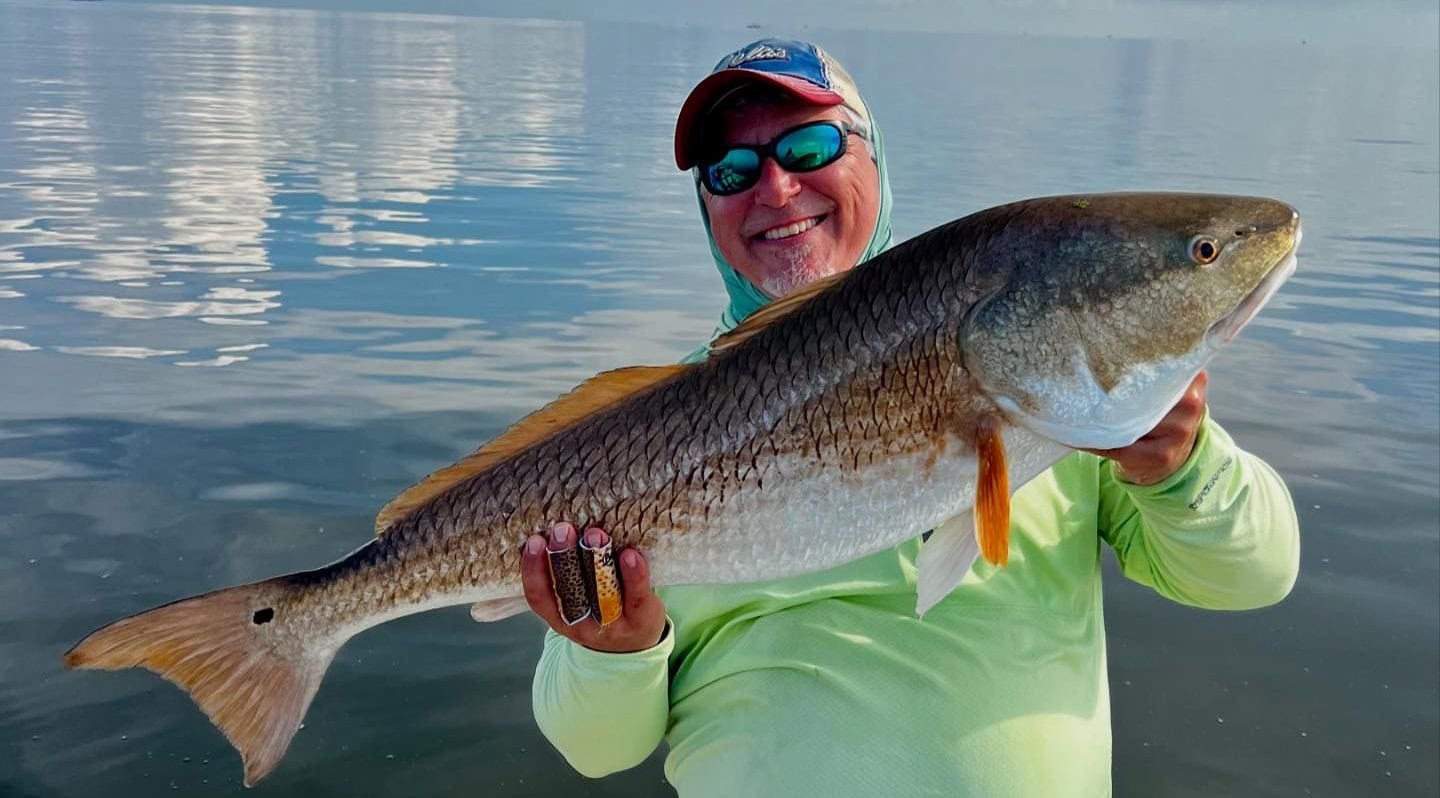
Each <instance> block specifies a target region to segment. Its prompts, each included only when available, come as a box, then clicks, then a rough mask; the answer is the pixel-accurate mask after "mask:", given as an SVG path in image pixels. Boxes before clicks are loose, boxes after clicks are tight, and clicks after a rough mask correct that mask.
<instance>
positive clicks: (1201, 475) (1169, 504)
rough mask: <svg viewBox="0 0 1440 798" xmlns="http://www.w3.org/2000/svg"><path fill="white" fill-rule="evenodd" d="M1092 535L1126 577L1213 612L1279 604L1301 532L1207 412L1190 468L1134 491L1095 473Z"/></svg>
mask: <svg viewBox="0 0 1440 798" xmlns="http://www.w3.org/2000/svg"><path fill="white" fill-rule="evenodd" d="M1099 480H1100V502H1099V525H1100V535H1101V537H1102V538H1103V539H1105V540H1106V541H1107V542H1109V544H1110V545H1111V547H1113V548H1114V550H1115V554H1116V557H1117V558H1118V559H1119V561H1120V568H1121V570H1122V571H1123V572H1124V573H1125V575H1126V576H1127V577H1129V578H1130V579H1132V580H1134V581H1136V582H1139V583H1140V584H1142V585H1147V586H1149V587H1151V588H1154V589H1155V591H1156V592H1158V593H1160V594H1161V595H1163V596H1166V597H1168V598H1170V599H1173V600H1175V601H1178V602H1180V603H1182V604H1189V605H1192V606H1196V607H1204V608H1206V609H1217V610H1244V609H1254V608H1257V607H1264V606H1267V605H1270V604H1274V603H1276V602H1278V601H1280V600H1281V599H1283V598H1285V596H1286V595H1287V594H1289V592H1290V588H1291V587H1293V586H1294V584H1295V579H1296V577H1297V575H1298V574H1299V570H1300V525H1299V521H1298V520H1297V518H1296V516H1295V505H1294V503H1293V502H1292V500H1291V498H1290V492H1289V490H1288V489H1286V487H1285V483H1284V481H1282V480H1281V478H1280V476H1279V474H1277V473H1276V472H1275V470H1274V469H1272V468H1271V467H1270V466H1269V465H1268V464H1267V463H1265V462H1264V461H1263V460H1261V459H1260V458H1259V457H1256V456H1255V455H1253V454H1250V453H1249V452H1246V451H1243V450H1241V449H1240V448H1239V447H1237V446H1236V445H1235V443H1234V441H1232V440H1231V439H1230V436H1229V435H1228V434H1227V433H1226V432H1225V430H1223V429H1221V427H1220V425H1219V424H1216V423H1215V422H1214V421H1213V420H1212V419H1211V418H1210V416H1209V413H1208V412H1207V413H1206V417H1205V419H1204V421H1203V422H1202V423H1201V427H1200V431H1199V433H1198V435H1197V437H1196V441H1195V447H1194V449H1193V450H1192V451H1191V454H1190V458H1189V460H1187V461H1186V463H1185V464H1184V465H1183V466H1181V467H1180V470H1179V471H1177V472H1175V473H1174V474H1172V475H1170V477H1169V478H1167V479H1165V480H1164V481H1162V482H1160V483H1158V484H1155V485H1149V486H1141V485H1133V484H1130V483H1127V482H1124V481H1122V480H1121V479H1119V478H1118V477H1117V476H1116V475H1115V471H1114V467H1113V465H1112V464H1111V463H1110V461H1108V460H1107V461H1105V462H1103V463H1102V464H1101V466H1100V474H1099Z"/></svg>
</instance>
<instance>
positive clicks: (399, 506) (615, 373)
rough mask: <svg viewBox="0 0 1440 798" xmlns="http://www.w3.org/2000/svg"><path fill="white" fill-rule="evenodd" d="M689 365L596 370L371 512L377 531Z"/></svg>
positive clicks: (381, 530)
mask: <svg viewBox="0 0 1440 798" xmlns="http://www.w3.org/2000/svg"><path fill="white" fill-rule="evenodd" d="M687 368H690V367H689V366H685V365H672V366H630V367H627V368H621V369H614V370H612V371H605V372H601V373H600V374H596V375H595V376H593V377H591V378H590V379H588V380H586V381H585V382H582V383H580V384H579V385H577V386H575V388H574V389H572V390H571V391H570V392H569V393H567V394H565V395H564V396H561V397H560V398H558V399H556V400H555V401H553V402H551V403H550V404H548V405H545V406H544V407H542V408H540V409H539V410H536V411H535V412H533V413H531V414H530V415H528V416H526V417H524V418H522V419H520V420H519V421H517V422H515V423H514V424H512V425H511V426H510V428H509V429H507V430H505V431H504V432H502V433H500V434H499V435H497V436H495V437H494V438H491V439H490V441H489V442H488V443H486V444H485V445H484V446H481V447H480V448H479V449H476V450H475V452H474V454H471V455H469V456H467V457H465V458H463V459H461V460H459V461H457V462H456V463H455V464H454V465H452V466H449V467H447V468H442V469H440V470H439V471H436V472H435V473H433V474H431V475H430V476H428V477H426V478H425V479H423V480H421V481H420V482H418V483H416V484H415V485H412V486H411V487H409V488H407V489H406V490H405V491H404V492H403V493H401V494H400V495H399V496H396V497H395V498H393V499H391V500H390V503H389V504H387V505H385V506H384V507H382V508H380V513H379V515H377V516H375V535H376V536H377V537H378V536H380V535H384V534H385V531H386V530H387V529H389V528H390V527H392V526H394V525H395V522H396V521H399V520H401V519H403V518H405V517H407V516H409V515H410V514H411V513H413V512H415V510H416V509H417V508H418V507H420V506H421V505H423V504H425V503H426V502H428V501H430V500H431V499H433V498H435V497H436V496H438V495H440V494H441V493H444V492H445V491H447V490H449V489H450V488H452V487H454V486H455V485H457V484H459V483H461V482H464V481H465V480H467V479H469V478H470V477H473V476H475V475H476V474H479V473H481V472H483V471H487V470H489V469H490V467H491V466H493V465H495V464H496V463H498V462H500V461H501V460H504V459H506V458H508V457H510V456H511V455H513V454H515V453H516V452H519V451H520V450H522V449H524V448H526V447H528V446H530V445H532V444H534V443H535V442H537V441H540V440H542V439H544V438H547V437H549V436H550V435H552V434H554V433H556V432H558V431H560V430H562V429H564V428H565V427H568V426H570V425H571V424H574V423H575V422H577V421H579V420H581V419H583V418H585V417H587V416H589V415H591V414H593V413H596V412H598V411H600V410H602V409H604V408H606V407H609V406H610V405H613V404H615V403H617V402H619V401H621V400H622V399H625V398H626V397H628V396H630V395H632V394H635V393H639V392H640V391H642V390H645V389H646V388H649V387H651V386H653V385H656V384H659V383H660V382H663V381H664V380H666V379H668V378H670V377H673V376H675V375H676V374H679V373H681V372H683V371H685V370H686V369H687Z"/></svg>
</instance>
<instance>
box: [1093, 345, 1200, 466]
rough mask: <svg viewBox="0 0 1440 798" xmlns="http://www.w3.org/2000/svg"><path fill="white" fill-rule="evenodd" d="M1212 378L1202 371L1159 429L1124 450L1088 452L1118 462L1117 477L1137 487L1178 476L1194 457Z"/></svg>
mask: <svg viewBox="0 0 1440 798" xmlns="http://www.w3.org/2000/svg"><path fill="white" fill-rule="evenodd" d="M1209 382H1210V377H1209V375H1207V374H1206V373H1205V372H1203V371H1202V372H1200V373H1199V374H1197V375H1196V376H1195V379H1194V380H1193V381H1192V382H1191V383H1190V387H1189V388H1186V389H1185V394H1184V395H1183V396H1181V397H1180V401H1179V402H1176V403H1175V406H1174V407H1172V408H1170V412H1169V413H1166V414H1165V417H1164V418H1162V419H1160V423H1159V424H1156V425H1155V429H1152V430H1150V431H1149V432H1147V433H1145V435H1144V437H1142V438H1140V440H1138V441H1135V442H1134V443H1132V444H1130V445H1129V446H1126V447H1123V448H1120V449H1086V450H1085V451H1087V452H1091V453H1093V454H1098V455H1100V456H1101V457H1104V458H1107V459H1109V460H1111V461H1112V462H1114V463H1115V474H1116V476H1118V477H1120V479H1122V480H1124V481H1126V482H1129V483H1131V484H1133V485H1154V484H1157V483H1159V482H1163V481H1164V480H1165V478H1166V477H1169V476H1170V475H1171V474H1173V473H1175V472H1176V471H1178V470H1179V469H1180V466H1182V465H1184V464H1185V461H1186V460H1188V459H1189V458H1190V450H1191V449H1193V448H1195V436H1196V435H1197V434H1199V431H1200V419H1201V418H1203V417H1204V416H1205V386H1206V385H1207V384H1209Z"/></svg>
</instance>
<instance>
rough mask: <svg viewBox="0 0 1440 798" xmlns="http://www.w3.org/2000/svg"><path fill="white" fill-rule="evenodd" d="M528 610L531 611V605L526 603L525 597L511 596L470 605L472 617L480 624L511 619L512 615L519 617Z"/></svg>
mask: <svg viewBox="0 0 1440 798" xmlns="http://www.w3.org/2000/svg"><path fill="white" fill-rule="evenodd" d="M528 609H530V605H529V604H527V603H526V602H525V597H524V596H510V597H508V598H499V599H489V600H486V601H477V602H475V603H474V604H472V605H470V617H471V618H474V619H475V620H476V621H477V622H479V623H490V622H491V621H499V620H503V619H505V618H509V617H510V616H511V615H519V614H520V613H522V612H524V611H526V610H528Z"/></svg>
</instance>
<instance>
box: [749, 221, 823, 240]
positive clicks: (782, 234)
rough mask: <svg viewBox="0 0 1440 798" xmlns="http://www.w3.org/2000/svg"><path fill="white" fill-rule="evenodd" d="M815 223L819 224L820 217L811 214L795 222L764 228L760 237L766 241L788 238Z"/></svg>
mask: <svg viewBox="0 0 1440 798" xmlns="http://www.w3.org/2000/svg"><path fill="white" fill-rule="evenodd" d="M817 224H820V217H818V216H812V217H810V218H809V219H803V220H801V221H798V222H796V223H795V224H787V225H785V226H784V227H776V228H774V229H772V230H766V231H765V232H764V233H763V234H762V235H761V237H762V238H764V239H765V240H766V241H775V240H778V239H781V238H789V237H790V236H798V235H800V234H801V233H803V232H805V231H806V230H809V229H810V228H812V227H814V226H815V225H817Z"/></svg>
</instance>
